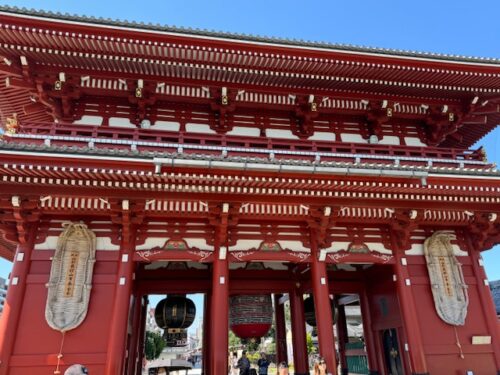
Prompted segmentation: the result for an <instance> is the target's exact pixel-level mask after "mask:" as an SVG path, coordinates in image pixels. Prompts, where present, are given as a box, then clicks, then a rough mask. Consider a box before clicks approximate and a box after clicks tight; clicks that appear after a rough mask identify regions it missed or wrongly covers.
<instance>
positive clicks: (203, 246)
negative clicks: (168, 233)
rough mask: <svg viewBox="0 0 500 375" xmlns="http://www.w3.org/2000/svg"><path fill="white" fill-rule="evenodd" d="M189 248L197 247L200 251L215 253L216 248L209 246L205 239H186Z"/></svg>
mask: <svg viewBox="0 0 500 375" xmlns="http://www.w3.org/2000/svg"><path fill="white" fill-rule="evenodd" d="M184 240H185V241H186V243H187V245H188V247H190V248H192V247H195V248H197V249H200V250H207V251H214V247H213V246H212V245H207V241H205V240H204V239H203V238H184Z"/></svg>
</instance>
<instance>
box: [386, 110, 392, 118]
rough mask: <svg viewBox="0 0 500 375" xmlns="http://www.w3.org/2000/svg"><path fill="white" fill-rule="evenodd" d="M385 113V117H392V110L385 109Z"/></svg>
mask: <svg viewBox="0 0 500 375" xmlns="http://www.w3.org/2000/svg"><path fill="white" fill-rule="evenodd" d="M386 113H387V117H392V108H387V110H386Z"/></svg>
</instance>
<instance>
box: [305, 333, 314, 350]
mask: <svg viewBox="0 0 500 375" xmlns="http://www.w3.org/2000/svg"><path fill="white" fill-rule="evenodd" d="M306 345H307V354H314V353H316V347H315V346H314V343H313V338H312V335H311V333H309V332H308V333H307V336H306Z"/></svg>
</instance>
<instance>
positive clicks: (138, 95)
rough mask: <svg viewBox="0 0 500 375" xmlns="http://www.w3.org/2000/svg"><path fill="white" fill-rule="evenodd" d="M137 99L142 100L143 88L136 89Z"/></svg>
mask: <svg viewBox="0 0 500 375" xmlns="http://www.w3.org/2000/svg"><path fill="white" fill-rule="evenodd" d="M135 97H136V98H142V88H140V87H137V88H136V89H135Z"/></svg>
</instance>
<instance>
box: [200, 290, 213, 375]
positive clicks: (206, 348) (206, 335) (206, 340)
mask: <svg viewBox="0 0 500 375" xmlns="http://www.w3.org/2000/svg"><path fill="white" fill-rule="evenodd" d="M211 299H212V295H211V293H210V292H208V293H207V294H205V301H204V313H203V347H202V353H203V358H202V361H203V362H202V365H203V375H209V374H210V324H211V323H210V322H211V319H210V310H211V307H210V301H211Z"/></svg>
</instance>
